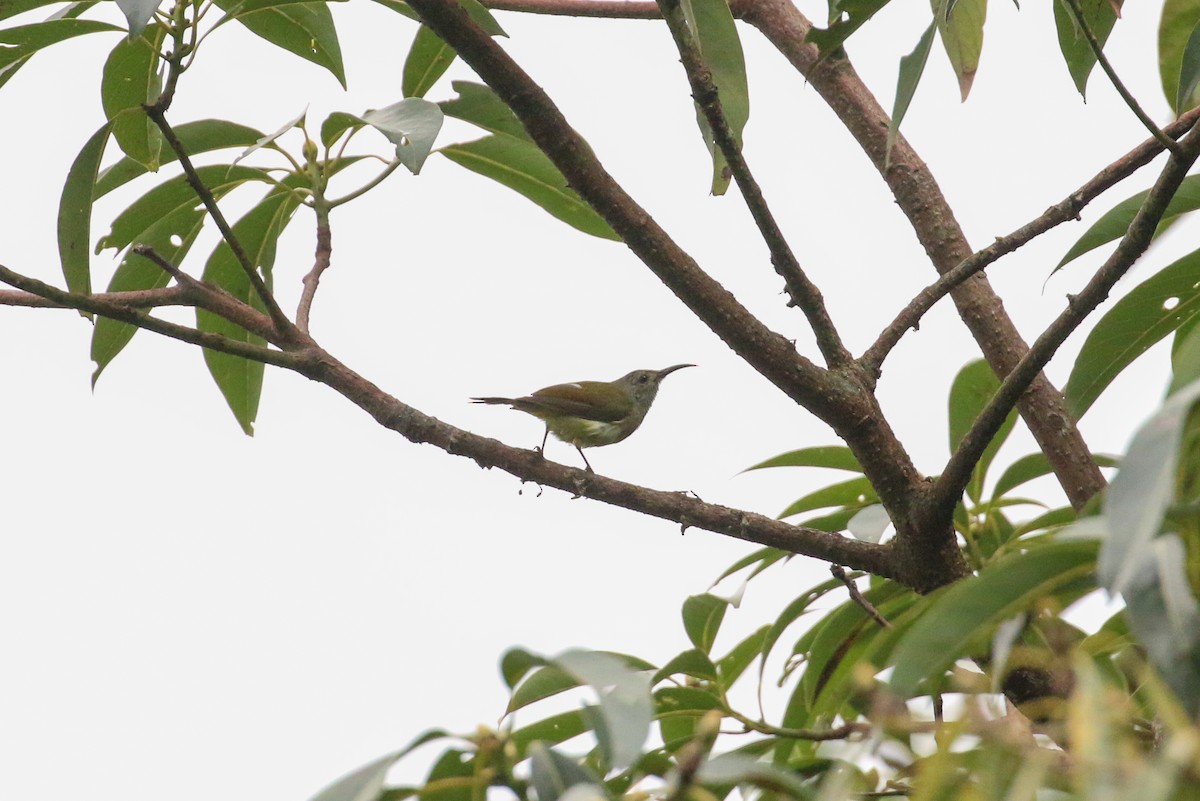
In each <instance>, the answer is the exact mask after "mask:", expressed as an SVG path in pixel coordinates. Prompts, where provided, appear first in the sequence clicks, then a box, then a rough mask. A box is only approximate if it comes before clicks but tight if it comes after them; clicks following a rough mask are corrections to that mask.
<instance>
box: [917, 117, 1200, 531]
mask: <svg viewBox="0 0 1200 801" xmlns="http://www.w3.org/2000/svg"><path fill="white" fill-rule="evenodd" d="M1179 144H1180V148H1179V152H1178V153H1177V154H1175V155H1172V156H1171V159H1170V160H1169V161H1168V162H1167V165H1166V167H1164V168H1163V171H1162V173H1161V174H1160V175H1159V176H1158V180H1157V181H1155V183H1154V187H1153V188H1152V189H1151V190H1150V193H1149V194H1148V195H1147V196H1146V200H1145V202H1143V203H1142V207H1141V208H1140V209H1138V213H1137V214H1136V215H1135V216H1134V218H1133V222H1132V223H1130V224H1129V230H1128V231H1126V233H1125V236H1124V237H1122V238H1121V242H1120V244H1118V245H1117V249H1116V250H1115V251H1113V254H1112V255H1111V256H1109V257H1108V260H1107V261H1105V262H1104V264H1103V265H1102V266H1101V267H1100V269H1099V270H1097V271H1096V274H1095V275H1093V276H1092V279H1091V280H1090V281H1088V283H1087V286H1085V287H1084V288H1083V290H1082V291H1080V293H1079V294H1078V295H1074V296H1072V297H1071V298H1070V299H1069V302H1068V304H1067V308H1066V309H1065V310H1064V311H1063V313H1062V314H1060V315H1059V316H1058V317H1057V318H1056V319H1055V320H1054V322H1053V323H1051V324H1050V325H1049V327H1047V328H1046V330H1045V331H1043V332H1042V335H1041V336H1039V337H1038V338H1037V341H1036V342H1034V343H1033V347H1031V348H1030V349H1029V352H1028V353H1026V354H1025V356H1024V357H1023V358H1022V359H1021V361H1020V362H1019V363H1018V364H1017V366H1016V367H1015V368H1014V369H1013V370H1012V372H1010V373H1009V374H1008V375H1007V376H1006V377H1005V379H1004V381H1003V382H1002V383H1001V384H1000V388H999V389H998V390H997V391H996V394H995V395H993V396H992V399H991V400H990V401H989V402H988V405H987V406H986V407H984V410H983V411H982V412H981V413H980V415H979V417H978V418H976V420H975V422H974V423H972V424H971V428H970V430H968V431H967V434H966V436H964V437H963V439H962V442H960V443H959V446H958V449H957V450H955V452H954V454H953V455H952V456H951V457H950V461H949V462H947V463H946V469H945V470H944V471H943V472H942V475H941V477H940V478H938V481H937V484H936V485H935V486H934V490H933V493H932V495H931V500H932V503H933V509H934V513H935V514H936V513H938V512H940V513H942V514H952V513H953V511H954V506H955V505H956V504H957V503H958V499H959V498H961V497H962V493H963V490H964V489H965V488H966V486H967V483H968V482H969V481H970V478H971V472H972V470H973V469H974V466H975V463H976V462H978V461H979V458H980V456H982V454H983V451H984V450H985V449H986V448H987V446H988V443H989V442H991V441H992V437H994V436H995V435H996V432H997V431H999V430H1000V426H1001V425H1003V424H1004V418H1005V417H1007V416H1008V413H1009V412H1010V411H1012V408H1013V406H1014V405H1016V403H1017V399H1018V398H1020V397H1021V394H1022V393H1023V392H1025V391H1026V389H1027V388H1028V386H1029V384H1030V382H1031V381H1032V380H1033V378H1034V376H1036V375H1037V374H1038V373H1039V372H1040V371H1041V369H1042V368H1043V367H1045V366H1046V363H1047V362H1049V361H1050V359H1051V358H1052V357H1053V356H1054V353H1055V352H1056V351H1057V350H1058V348H1059V346H1061V345H1062V343H1063V342H1065V341H1066V339H1067V337H1068V336H1070V335H1071V332H1073V331H1074V330H1075V329H1076V328H1077V327H1078V326H1079V324H1080V323H1081V322H1083V320H1084V319H1085V318H1086V317H1087V316H1088V315H1089V314H1091V313H1092V312H1093V311H1094V310H1095V309H1096V307H1097V306H1099V305H1100V304H1101V303H1103V302H1104V300H1105V299H1106V298H1107V297H1108V293H1109V292H1110V291H1111V290H1112V288H1113V286H1114V285H1115V284H1116V283H1117V281H1119V280H1120V279H1121V278H1122V276H1124V275H1125V273H1127V272H1128V271H1129V268H1130V267H1132V266H1133V264H1134V262H1136V261H1137V260H1138V258H1139V257H1140V256H1141V255H1142V254H1143V253H1145V252H1146V248H1147V247H1148V246H1149V244H1150V241H1151V240H1152V239H1153V237H1154V231H1155V230H1156V229H1157V228H1158V224H1159V222H1161V221H1162V217H1163V214H1164V213H1165V212H1166V209H1167V204H1168V203H1170V202H1171V199H1172V198H1173V197H1174V196H1175V193H1176V191H1178V189H1179V185H1180V184H1181V183H1182V182H1183V179H1184V178H1186V177H1187V171H1188V170H1189V169H1190V168H1191V166H1192V164H1193V163H1194V162H1195V161H1196V159H1197V157H1200V130H1197V131H1192V132H1191V133H1190V134H1188V136H1187V137H1185V138H1184V139H1183V140H1181V141H1180V143H1179Z"/></svg>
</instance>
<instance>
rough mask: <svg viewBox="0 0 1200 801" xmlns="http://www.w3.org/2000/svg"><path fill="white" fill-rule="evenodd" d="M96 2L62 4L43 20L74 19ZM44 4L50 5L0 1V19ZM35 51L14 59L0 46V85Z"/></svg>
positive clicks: (38, 1) (39, 0)
mask: <svg viewBox="0 0 1200 801" xmlns="http://www.w3.org/2000/svg"><path fill="white" fill-rule="evenodd" d="M58 1H59V0H51V2H58ZM97 2H98V0H82V2H75V3H70V4H69V5H66V6H63V7H62V8H60V9H59V10H58V11H55V12H54V13H53V14H51V15H50V16H49V17H47V18H46V20H45V21H46V22H52V21H55V20H63V19H76V18H77V17H79V16H80V15H82V14H83V13H84V12H85V11H87V10H88V9H89V8H91V7H92V6H94V5H95V4H96V3H97ZM44 5H50V3H47V2H43V1H42V0H30V1H29V2H20V0H16V1H14V2H0V19H4V18H6V17H11V16H13V15H15V14H22V13H24V12H26V11H29V10H31V9H34V8H38V7H40V6H44ZM10 30H11V29H10ZM118 30H119V29H118ZM3 35H4V34H3V33H2V32H0V36H3ZM36 52H37V51H36V50H32V51H28V52H25V53H24V54H23V55H20V56H19V57H17V58H16V59H15V60H14V59H10V58H9V57H8V56H9V53H8V49H7V48H5V47H0V86H4V84H6V83H8V82H9V80H11V79H12V77H13V76H14V75H16V74H17V70H19V69H21V67H23V66H25V65H26V64H28V63H29V59H31V58H33V56H34V53H36Z"/></svg>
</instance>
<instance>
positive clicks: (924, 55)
mask: <svg viewBox="0 0 1200 801" xmlns="http://www.w3.org/2000/svg"><path fill="white" fill-rule="evenodd" d="M935 30H937V21H936V20H934V21H933V22H930V23H929V27H928V28H926V29H925V33H923V34H921V38H920V39H918V40H917V46H916V47H914V48H913V50H912V52H911V53H909V54H908V55H907V56H902V57H901V59H900V74H899V76H898V77H897V78H896V101H895V103H894V104H893V105H892V119H891V121H890V122H889V123H888V138H887V151H888V154H889V157H890V154H891V152H892V144H893V143H894V142H895V141H896V134H897V133H899V131H900V123H901V121H902V120H903V119H904V115H905V114H907V113H908V106H909V104H910V103H912V99H913V95H914V94H916V91H917V85H918V84H919V83H920V82H921V76H922V75H923V74H924V73H925V63H926V62H927V61H929V50H930V49H931V48H932V47H933V34H934V31H935Z"/></svg>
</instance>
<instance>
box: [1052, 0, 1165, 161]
mask: <svg viewBox="0 0 1200 801" xmlns="http://www.w3.org/2000/svg"><path fill="white" fill-rule="evenodd" d="M1064 2H1065V3H1066V4H1067V8H1069V9H1070V10H1071V16H1073V17H1074V18H1075V24H1076V25H1078V26H1079V30H1080V31H1081V32H1082V33H1083V38H1085V39H1087V43H1088V46H1089V47H1090V48H1091V49H1092V54H1093V55H1095V56H1096V61H1097V62H1099V64H1100V69H1102V70H1104V74H1105V75H1107V76H1108V80H1109V81H1111V82H1112V85H1113V88H1114V89H1116V90H1117V94H1119V95H1120V96H1121V99H1122V100H1124V101H1125V105H1126V106H1128V107H1129V110H1130V111H1132V112H1133V116H1135V117H1137V118H1138V121H1139V122H1141V124H1142V125H1144V126H1146V130H1148V131H1149V132H1150V135H1151V136H1153V137H1154V138H1155V139H1157V140H1158V142H1159V144H1161V145H1162V146H1163V147H1164V148H1166V149H1167V150H1169V151H1171V152H1172V153H1178V152H1179V150H1178V148H1179V146H1178V145H1177V144H1175V140H1174V139H1171V138H1170V137H1169V136H1167V135H1166V134H1165V133H1163V131H1162V129H1160V128H1159V127H1158V125H1157V124H1156V123H1155V122H1154V120H1152V119H1150V115H1149V114H1147V113H1146V112H1145V111H1144V110H1143V109H1142V107H1141V106H1140V105H1138V102H1137V98H1135V97H1134V96H1133V94H1132V93H1130V91H1129V90H1128V89H1127V88H1125V84H1124V83H1123V82H1122V81H1121V79H1120V77H1118V76H1117V71H1116V70H1115V69H1113V66H1112V64H1111V63H1109V60H1108V56H1106V55H1104V48H1103V47H1102V46H1101V45H1100V40H1099V39H1097V38H1096V34H1095V32H1093V31H1092V26H1091V25H1089V24H1088V21H1087V20H1086V19H1084V17H1083V9H1082V8H1080V7H1079V0H1064Z"/></svg>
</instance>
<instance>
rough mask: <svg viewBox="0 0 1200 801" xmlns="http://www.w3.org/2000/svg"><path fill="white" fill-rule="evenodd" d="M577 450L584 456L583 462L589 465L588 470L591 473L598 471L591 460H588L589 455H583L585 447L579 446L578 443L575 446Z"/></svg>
mask: <svg viewBox="0 0 1200 801" xmlns="http://www.w3.org/2000/svg"><path fill="white" fill-rule="evenodd" d="M575 450H577V451H579V455H580V457H582V458H583V463H584V464H585V465H587V471H588V472H589V473H595V472H596V471H595V470H593V469H592V463H591V462H589V461H588V460H587V457H586V456H584V455H583V448H581V447H579V446H578V445H576V446H575Z"/></svg>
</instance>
